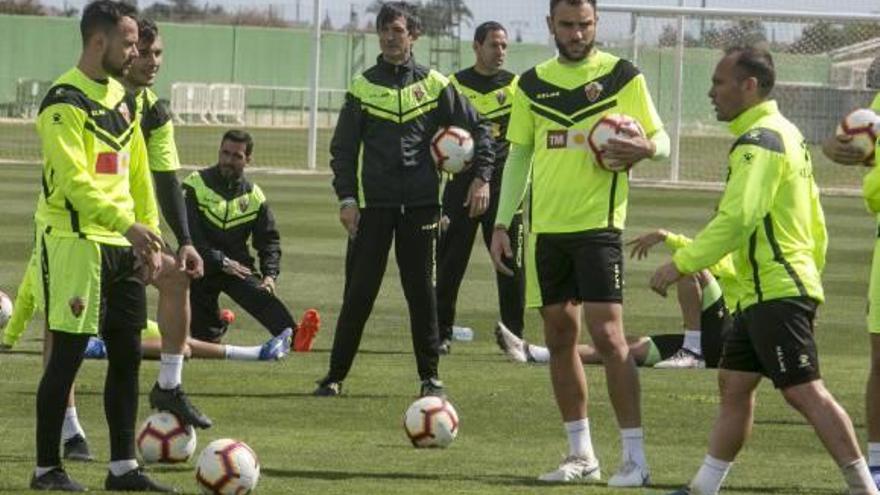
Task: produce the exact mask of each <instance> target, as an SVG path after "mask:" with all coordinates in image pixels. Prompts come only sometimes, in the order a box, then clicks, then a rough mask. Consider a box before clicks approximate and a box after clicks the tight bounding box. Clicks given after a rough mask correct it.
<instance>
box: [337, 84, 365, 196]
mask: <svg viewBox="0 0 880 495" xmlns="http://www.w3.org/2000/svg"><path fill="white" fill-rule="evenodd" d="M364 120H365V115H364V112H363V110H362V109H361V102H360V99H358V98H357V97H356V96H355V95H354V94H352V93H351V92H349V93H346V95H345V104H344V105H343V106H342V110H341V111H340V112H339V119H338V120H337V122H336V130H335V131H334V132H333V139H332V140H331V141H330V168H331V169H332V170H333V189H334V190H335V191H336V196H337V198H339V200H340V201H343V200H347V199H355V200H357V199H358V178H357V167H358V161H359V160H360V158H359V156H358V155H359V154H360V148H361V138H362V129H363V124H364ZM361 199H363V198H361Z"/></svg>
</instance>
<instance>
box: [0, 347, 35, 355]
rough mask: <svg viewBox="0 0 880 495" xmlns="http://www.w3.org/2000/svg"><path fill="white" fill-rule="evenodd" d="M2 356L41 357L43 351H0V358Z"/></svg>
mask: <svg viewBox="0 0 880 495" xmlns="http://www.w3.org/2000/svg"><path fill="white" fill-rule="evenodd" d="M3 355H18V356H42V355H43V351H37V350H28V349H25V350H4V351H0V356H3Z"/></svg>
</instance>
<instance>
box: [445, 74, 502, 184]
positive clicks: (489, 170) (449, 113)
mask: <svg viewBox="0 0 880 495" xmlns="http://www.w3.org/2000/svg"><path fill="white" fill-rule="evenodd" d="M438 103H439V105H438V107H437V110H438V112H439V116H440V124H441V125H454V126H457V127H461V128H462V129H467V130H468V131H469V132H470V133H471V137H472V138H473V140H474V158H473V165H472V167H473V170H474V174H475V176H476V177H479V178H480V179H482V180H483V182H486V183H488V182H490V181H491V180H492V174H493V173H494V171H495V147H494V141H493V140H492V124H491V123H490V122H489V121H488V120H486V119H484V118H483V116H482V115H480V113H479V112H477V110H476V109H475V108H474V107H473V105H471V104H470V102H469V101H468V100H467V98H465V97H463V96H462V95H461V93H459V92H458V91H457V90H456V89H455V86H454V85H453V84H451V83H450V84H447V85H446V87H445V88H443V91H442V92H441V93H440V99H439V102H438Z"/></svg>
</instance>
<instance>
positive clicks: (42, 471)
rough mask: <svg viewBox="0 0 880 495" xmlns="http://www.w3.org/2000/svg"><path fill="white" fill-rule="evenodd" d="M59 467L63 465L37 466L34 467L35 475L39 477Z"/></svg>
mask: <svg viewBox="0 0 880 495" xmlns="http://www.w3.org/2000/svg"><path fill="white" fill-rule="evenodd" d="M58 467H61V466H49V467H40V466H37V467H36V468H34V476H35V477H37V478H39V477H40V476H42V475H44V474H46V473H48V472H49V471H51V470H53V469H55V468H58Z"/></svg>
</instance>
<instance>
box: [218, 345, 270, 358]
mask: <svg viewBox="0 0 880 495" xmlns="http://www.w3.org/2000/svg"><path fill="white" fill-rule="evenodd" d="M260 347H262V346H259V345H255V346H250V347H242V346H238V345H227V346H226V359H235V360H238V361H259V360H260Z"/></svg>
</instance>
